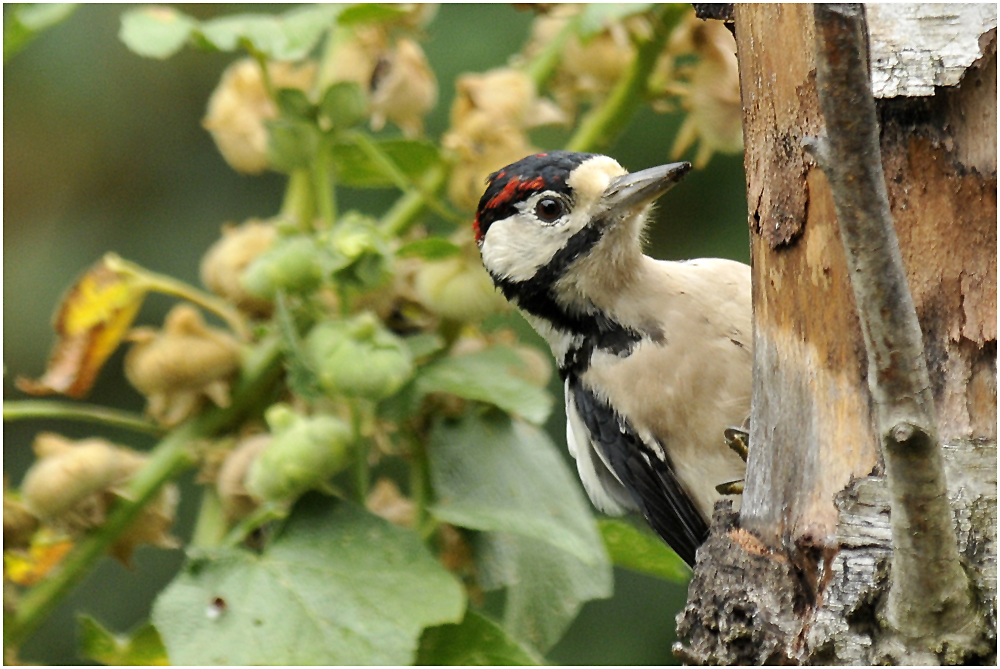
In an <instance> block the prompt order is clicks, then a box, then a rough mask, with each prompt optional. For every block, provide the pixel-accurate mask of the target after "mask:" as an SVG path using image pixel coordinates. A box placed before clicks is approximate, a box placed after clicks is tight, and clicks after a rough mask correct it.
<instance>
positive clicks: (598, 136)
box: [566, 5, 684, 151]
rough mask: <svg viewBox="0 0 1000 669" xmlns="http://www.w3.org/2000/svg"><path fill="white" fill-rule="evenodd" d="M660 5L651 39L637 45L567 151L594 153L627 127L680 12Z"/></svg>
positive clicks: (568, 145) (572, 139)
mask: <svg viewBox="0 0 1000 669" xmlns="http://www.w3.org/2000/svg"><path fill="white" fill-rule="evenodd" d="M683 11H684V10H683V9H678V8H677V7H675V6H673V5H661V8H660V9H659V10H658V12H657V14H656V16H655V17H654V21H653V26H654V28H653V30H654V32H653V35H652V37H650V38H649V39H648V40H646V41H645V42H642V43H641V44H639V46H638V48H637V49H636V53H635V58H634V59H633V60H632V63H631V64H630V65H629V68H628V70H627V71H626V72H625V75H624V76H623V77H622V78H621V80H619V82H618V84H617V85H616V86H615V88H614V89H613V90H612V91H611V94H610V95H609V96H608V98H607V99H606V100H605V101H604V102H603V103H602V104H601V105H600V106H599V107H596V108H595V109H592V110H591V111H590V113H588V114H587V116H586V117H585V118H584V119H583V122H582V123H581V124H580V127H579V128H577V130H576V132H575V133H573V136H572V137H571V138H570V140H569V142H568V143H567V144H566V149H567V150H568V151H596V150H600V149H603V148H605V147H607V146H608V145H609V144H611V142H612V141H613V140H614V139H615V138H616V137H617V136H618V135H619V133H621V131H622V130H623V129H624V128H625V126H626V125H627V124H628V122H629V120H630V119H631V118H632V115H633V114H634V113H635V111H636V109H638V108H639V105H640V103H641V102H642V101H643V97H644V96H645V93H646V82H647V81H648V80H649V75H650V74H652V72H653V68H654V67H656V61H657V59H658V58H659V57H660V53H661V52H662V51H663V47H664V45H665V44H666V42H667V37H668V36H669V35H670V32H671V30H672V29H673V27H674V25H676V23H677V21H678V19H679V18H680V16H681V13H682V12H683Z"/></svg>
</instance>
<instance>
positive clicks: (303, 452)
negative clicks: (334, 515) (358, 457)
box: [244, 404, 354, 501]
mask: <svg viewBox="0 0 1000 669" xmlns="http://www.w3.org/2000/svg"><path fill="white" fill-rule="evenodd" d="M267 419H268V424H269V425H270V426H271V429H272V434H273V438H272V439H271V441H270V443H268V444H267V446H266V447H265V448H264V449H263V451H262V452H261V453H260V454H259V455H258V456H257V458H256V459H254V461H253V463H252V464H251V465H250V468H249V470H248V472H247V475H246V478H245V480H244V484H245V486H246V490H247V491H248V492H249V493H250V494H251V495H252V496H253V497H255V498H256V499H258V500H261V501H280V500H285V499H289V498H292V497H296V496H298V495H300V494H302V493H303V492H305V491H306V490H309V489H310V488H313V487H315V486H316V485H318V484H319V483H321V482H322V481H324V480H326V479H328V478H330V477H331V476H333V475H334V474H336V473H338V472H340V471H341V470H343V469H344V468H345V467H346V466H347V465H348V464H349V463H350V459H351V458H350V456H351V452H350V445H351V442H352V441H353V440H354V434H353V432H352V430H351V427H350V426H349V425H348V424H347V423H345V422H344V421H342V420H340V419H339V418H334V417H333V416H311V417H304V416H298V415H296V414H294V413H293V412H292V411H291V409H290V408H289V407H288V406H286V405H280V404H279V405H275V406H274V407H271V409H269V410H268V412H267Z"/></svg>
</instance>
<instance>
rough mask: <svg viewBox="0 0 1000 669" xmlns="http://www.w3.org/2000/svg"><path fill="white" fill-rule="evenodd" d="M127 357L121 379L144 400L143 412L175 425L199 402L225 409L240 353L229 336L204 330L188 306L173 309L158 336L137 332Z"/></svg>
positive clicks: (147, 330)
mask: <svg viewBox="0 0 1000 669" xmlns="http://www.w3.org/2000/svg"><path fill="white" fill-rule="evenodd" d="M130 339H131V340H132V341H133V342H135V343H134V344H133V345H132V348H131V349H129V352H128V354H126V356H125V377H126V378H127V379H128V380H129V382H130V383H131V384H132V385H133V386H135V388H136V389H137V390H138V391H139V392H141V393H142V394H143V395H145V396H146V398H147V399H148V404H147V412H148V413H149V414H150V415H151V416H153V417H154V418H156V419H157V420H159V421H160V422H161V423H163V424H165V425H174V424H176V423H179V422H180V421H182V420H183V419H184V418H186V417H187V416H189V415H190V414H192V413H193V412H194V411H196V410H197V408H198V406H199V404H200V403H201V401H202V398H203V397H208V398H209V399H211V400H212V401H213V402H214V403H215V404H216V405H218V406H228V405H229V382H230V379H231V377H232V376H233V374H234V373H235V372H236V370H237V369H239V366H240V348H239V344H238V343H237V341H236V340H235V339H234V338H233V337H232V336H231V335H229V334H228V333H226V332H224V331H222V330H219V329H217V328H210V327H208V326H207V325H205V321H204V320H202V318H201V314H200V312H199V311H198V310H197V309H195V308H194V307H192V306H190V305H188V304H179V305H177V306H176V307H174V308H173V309H172V310H171V311H170V313H169V314H167V318H166V320H165V321H164V324H163V329H162V330H160V331H156V330H153V329H151V328H137V329H136V330H133V331H132V334H131V335H130Z"/></svg>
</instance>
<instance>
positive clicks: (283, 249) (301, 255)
mask: <svg viewBox="0 0 1000 669" xmlns="http://www.w3.org/2000/svg"><path fill="white" fill-rule="evenodd" d="M322 254H323V251H322V250H321V249H320V248H319V247H318V246H317V245H316V243H315V242H314V241H313V239H312V238H310V237H307V236H305V235H295V236H292V237H285V238H282V239H279V240H277V241H276V242H275V244H274V246H272V247H271V248H270V249H269V250H268V251H266V252H265V253H263V254H261V255H260V256H258V257H257V258H256V259H255V260H254V261H253V262H252V263H250V265H249V267H247V269H246V271H245V272H243V276H242V277H241V278H240V285H241V286H242V287H243V289H244V290H246V291H247V293H249V294H250V295H253V296H255V297H258V298H264V299H267V300H271V299H273V298H274V296H275V294H276V293H277V291H278V290H279V289H281V290H284V291H287V292H289V293H300V294H301V293H309V292H311V291H313V290H315V289H316V288H317V287H318V286H319V284H320V282H321V281H322V279H323V263H322Z"/></svg>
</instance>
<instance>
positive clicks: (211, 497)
mask: <svg viewBox="0 0 1000 669" xmlns="http://www.w3.org/2000/svg"><path fill="white" fill-rule="evenodd" d="M227 529H228V528H227V523H226V514H225V512H224V511H223V510H222V501H221V500H220V499H219V493H217V492H216V491H215V488H214V487H210V486H202V487H201V508H200V509H198V520H196V521H195V523H194V532H192V533H191V544H190V545H191V546H192V547H193V548H214V547H216V546H221V545H222V542H223V540H224V539H225V538H226V530H227Z"/></svg>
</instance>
